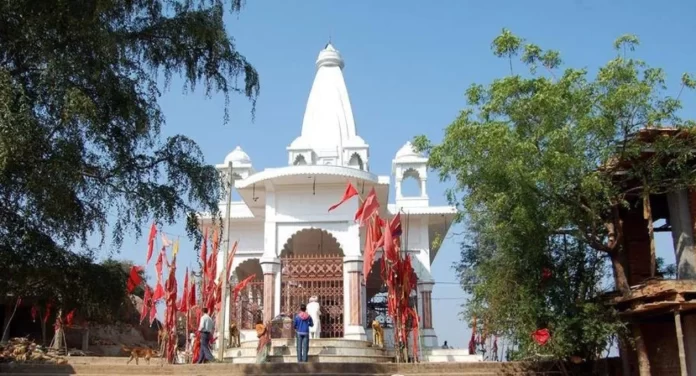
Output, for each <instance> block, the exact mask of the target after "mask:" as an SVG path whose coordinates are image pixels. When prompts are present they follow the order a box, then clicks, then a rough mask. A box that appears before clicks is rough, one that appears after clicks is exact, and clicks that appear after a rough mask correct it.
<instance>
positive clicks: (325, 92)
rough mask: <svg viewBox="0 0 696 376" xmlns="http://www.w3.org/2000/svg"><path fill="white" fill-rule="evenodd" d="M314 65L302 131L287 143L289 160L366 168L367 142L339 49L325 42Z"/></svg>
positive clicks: (293, 162) (296, 163) (290, 161)
mask: <svg viewBox="0 0 696 376" xmlns="http://www.w3.org/2000/svg"><path fill="white" fill-rule="evenodd" d="M316 67H317V71H316V74H315V76H314V83H313V84H312V89H311V91H310V92H309V98H308V99H307V107H306V109H305V114H304V118H303V119H302V132H301V133H300V137H298V138H296V139H295V140H294V141H293V142H292V143H291V144H290V146H289V147H288V153H289V163H290V164H291V165H304V164H308V165H337V166H353V167H356V168H359V169H367V168H366V163H367V149H368V145H367V144H366V143H365V141H364V140H363V139H362V138H360V136H358V133H357V129H356V127H355V119H354V118H353V108H352V107H351V104H350V98H349V96H348V89H347V88H346V82H345V80H344V78H343V68H344V67H345V62H344V61H343V57H341V53H340V52H339V51H338V50H336V48H334V46H333V45H332V44H331V43H328V44H327V45H326V47H325V48H324V49H323V50H322V51H321V52H319V56H318V57H317V61H316Z"/></svg>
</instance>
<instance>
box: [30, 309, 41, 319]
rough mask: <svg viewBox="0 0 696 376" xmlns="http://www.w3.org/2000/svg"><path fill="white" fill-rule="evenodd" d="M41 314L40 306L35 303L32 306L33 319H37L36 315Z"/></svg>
mask: <svg viewBox="0 0 696 376" xmlns="http://www.w3.org/2000/svg"><path fill="white" fill-rule="evenodd" d="M38 315H39V307H37V306H35V305H33V306H31V321H36V317H37V316H38Z"/></svg>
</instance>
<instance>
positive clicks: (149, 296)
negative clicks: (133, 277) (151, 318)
mask: <svg viewBox="0 0 696 376" xmlns="http://www.w3.org/2000/svg"><path fill="white" fill-rule="evenodd" d="M151 300H152V290H150V286H145V296H144V297H143V309H142V310H140V323H141V324H142V323H143V320H145V318H146V317H147V313H148V311H149V310H150V306H149V304H150V301H151Z"/></svg>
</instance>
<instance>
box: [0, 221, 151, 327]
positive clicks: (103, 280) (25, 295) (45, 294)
mask: <svg viewBox="0 0 696 376" xmlns="http://www.w3.org/2000/svg"><path fill="white" fill-rule="evenodd" d="M14 231H16V232H17V233H16V236H17V238H20V239H21V241H17V242H16V243H15V244H7V242H2V243H0V246H1V247H2V248H0V255H2V263H0V291H2V292H4V293H5V294H11V295H12V296H14V297H21V298H22V299H23V301H25V302H30V303H33V304H36V305H38V306H39V307H40V308H43V307H46V305H47V304H49V303H50V304H51V305H52V306H53V311H52V313H54V314H55V313H56V312H57V309H59V308H62V309H63V314H65V313H67V312H68V311H70V310H72V309H76V310H77V314H78V315H79V317H81V318H85V319H87V320H89V321H90V322H99V323H112V322H115V321H119V320H121V319H122V318H123V317H124V315H125V314H126V313H127V307H128V305H127V304H124V303H127V302H128V300H127V299H128V295H127V293H126V281H127V279H128V275H129V271H130V266H131V265H132V264H131V263H129V262H123V261H122V262H119V261H115V260H111V259H109V260H106V261H104V262H102V263H96V262H94V261H93V259H92V258H91V257H89V256H87V255H81V254H77V253H74V252H70V251H67V250H65V249H63V248H59V247H57V246H56V245H55V243H54V242H53V240H52V239H51V238H50V237H48V236H46V235H44V234H41V233H40V232H38V231H27V230H23V229H20V228H15V229H14ZM10 239H12V238H10ZM22 247H26V248H22ZM24 249H32V250H38V251H34V252H25V251H24ZM142 277H144V275H142ZM140 290H142V288H140ZM142 293H143V291H138V290H136V291H134V294H135V295H139V296H141V297H142ZM3 298H4V296H3Z"/></svg>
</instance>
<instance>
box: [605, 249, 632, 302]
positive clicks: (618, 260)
mask: <svg viewBox="0 0 696 376" xmlns="http://www.w3.org/2000/svg"><path fill="white" fill-rule="evenodd" d="M619 247H621V246H619ZM622 256H623V250H621V249H620V248H619V249H618V250H617V251H615V252H614V253H611V254H609V258H610V259H611V266H612V269H613V270H614V283H615V284H616V290H617V291H619V292H620V293H621V295H624V296H626V295H629V294H630V293H631V286H630V285H629V284H628V277H627V276H626V269H625V268H624V263H623V260H622V258H623V257H622Z"/></svg>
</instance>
